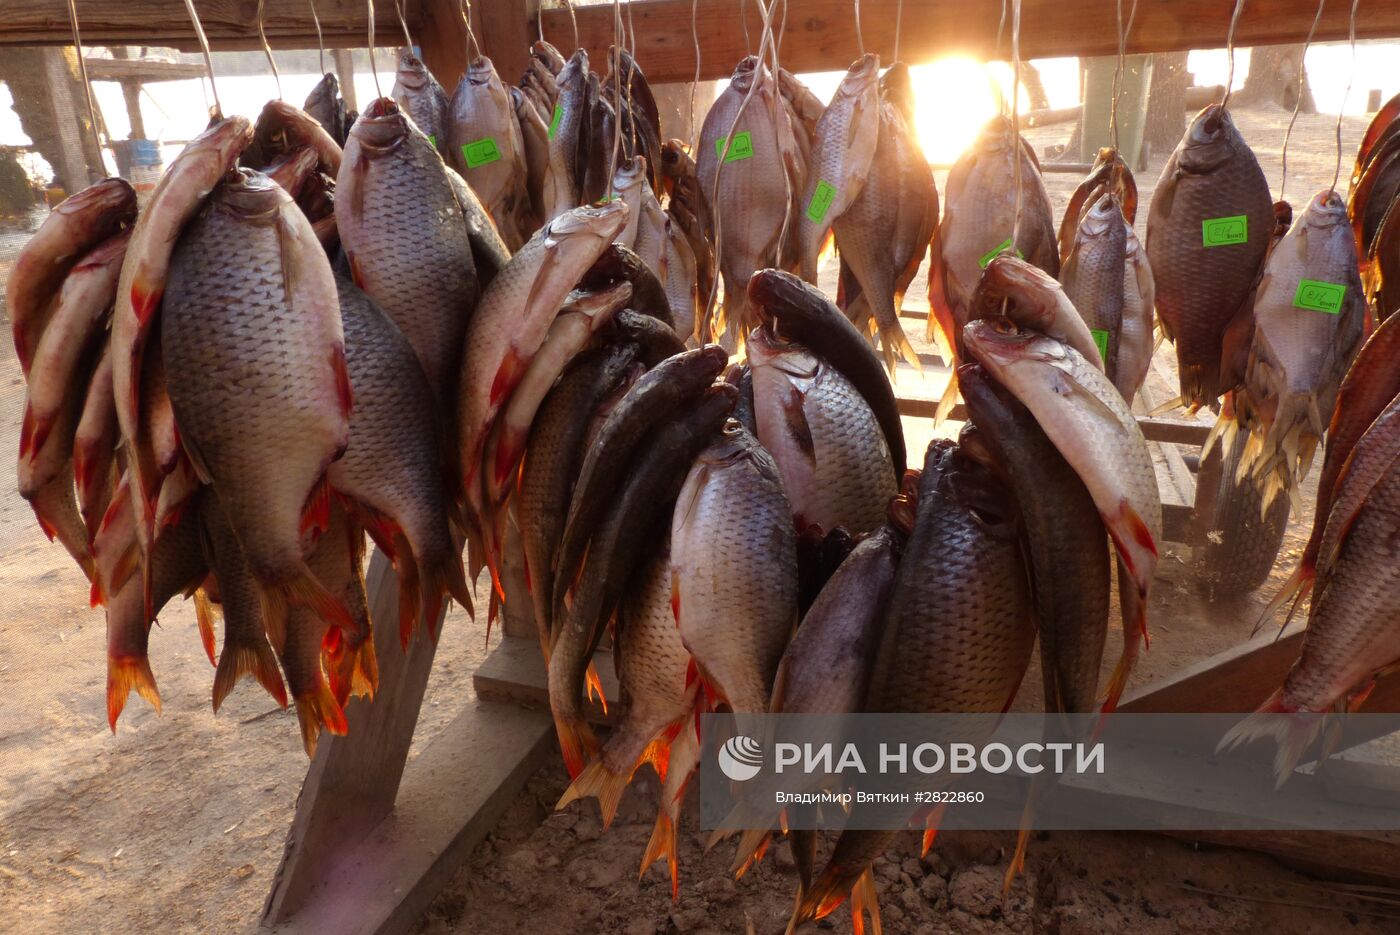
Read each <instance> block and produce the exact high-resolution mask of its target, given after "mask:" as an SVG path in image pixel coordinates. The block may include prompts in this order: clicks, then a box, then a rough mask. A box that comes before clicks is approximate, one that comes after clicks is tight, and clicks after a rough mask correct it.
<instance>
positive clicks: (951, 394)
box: [933, 370, 958, 428]
mask: <svg viewBox="0 0 1400 935" xmlns="http://www.w3.org/2000/svg"><path fill="white" fill-rule="evenodd" d="M957 404H958V373H957V371H956V370H950V371H949V372H948V385H947V386H945V387H944V388H943V395H942V396H941V397H939V400H938V409H937V410H936V411H935V412H934V414H933V424H934V427H935V428H937V427H938V426H940V425H942V424H943V422H944V420H945V419H947V418H948V416H949V415H950V414H951V413H952V411H953V407H954V406H956V405H957Z"/></svg>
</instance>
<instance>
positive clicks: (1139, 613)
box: [1099, 563, 1147, 717]
mask: <svg viewBox="0 0 1400 935" xmlns="http://www.w3.org/2000/svg"><path fill="white" fill-rule="evenodd" d="M1118 568H1119V574H1118V591H1119V601H1120V603H1121V604H1122V610H1123V652H1122V655H1120V656H1119V657H1118V664H1117V665H1115V666H1114V667H1113V674H1112V675H1111V676H1109V680H1108V688H1107V690H1106V691H1105V693H1104V700H1103V704H1102V705H1101V706H1100V708H1099V714H1100V717H1102V716H1103V715H1107V714H1112V713H1113V712H1114V710H1116V709H1117V707H1118V701H1119V699H1121V698H1122V697H1123V691H1124V689H1126V688H1127V687H1128V677H1129V676H1130V675H1132V672H1133V667H1134V666H1135V665H1136V664H1137V657H1138V652H1139V651H1140V649H1141V646H1142V643H1144V642H1146V639H1147V601H1146V600H1145V599H1144V598H1143V596H1142V594H1141V593H1140V592H1139V591H1138V590H1137V589H1136V588H1134V587H1133V585H1132V583H1131V582H1130V581H1127V580H1125V578H1126V576H1127V572H1126V571H1125V570H1124V566H1123V564H1122V563H1120V564H1119V566H1118Z"/></svg>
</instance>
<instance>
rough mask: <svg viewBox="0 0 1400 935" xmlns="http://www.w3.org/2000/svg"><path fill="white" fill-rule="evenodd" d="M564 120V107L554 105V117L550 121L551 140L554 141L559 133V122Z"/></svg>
mask: <svg viewBox="0 0 1400 935" xmlns="http://www.w3.org/2000/svg"><path fill="white" fill-rule="evenodd" d="M563 119H564V105H563V104H555V105H554V117H553V118H552V119H551V120H550V121H549V138H550V139H551V140H552V139H554V137H555V136H556V135H557V134H558V133H559V121H560V120H563Z"/></svg>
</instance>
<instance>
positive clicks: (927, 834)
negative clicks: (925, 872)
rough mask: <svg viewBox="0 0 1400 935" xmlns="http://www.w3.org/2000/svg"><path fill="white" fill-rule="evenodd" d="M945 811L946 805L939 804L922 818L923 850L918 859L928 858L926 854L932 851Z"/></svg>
mask: <svg viewBox="0 0 1400 935" xmlns="http://www.w3.org/2000/svg"><path fill="white" fill-rule="evenodd" d="M947 810H948V805H947V803H943V802H940V803H939V804H938V805H936V806H934V808H933V810H932V811H931V812H929V813H928V814H927V815H926V816H924V840H923V849H922V850H921V851H920V852H919V857H920V858H923V857H926V856H928V852H929V851H930V850H932V849H933V842H934V840H935V839H936V838H937V837H938V825H939V823H940V822H942V821H943V813H944V812H945V811H947Z"/></svg>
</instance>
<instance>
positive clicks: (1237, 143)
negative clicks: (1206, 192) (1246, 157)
mask: <svg viewBox="0 0 1400 935" xmlns="http://www.w3.org/2000/svg"><path fill="white" fill-rule="evenodd" d="M1243 147H1244V137H1242V136H1240V131H1239V130H1238V129H1236V128H1235V121H1234V120H1233V119H1231V117H1230V112H1229V111H1228V110H1226V109H1225V108H1223V107H1221V106H1220V105H1219V104H1209V105H1207V106H1206V107H1205V108H1204V109H1203V110H1202V111H1201V112H1200V113H1199V114H1197V115H1196V119H1194V120H1192V121H1191V126H1190V128H1189V129H1188V130H1187V131H1186V137H1185V138H1184V139H1183V140H1182V141H1181V147H1180V149H1179V150H1178V151H1177V165H1178V166H1179V167H1180V168H1181V169H1183V170H1185V171H1186V172H1191V173H1194V174H1196V175H1204V174H1206V173H1208V172H1212V171H1214V170H1215V169H1216V168H1217V167H1218V166H1220V165H1222V164H1224V163H1225V162H1226V161H1227V160H1229V159H1230V158H1232V157H1233V156H1234V155H1235V153H1236V152H1238V151H1239V150H1240V149H1241V148H1243Z"/></svg>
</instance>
